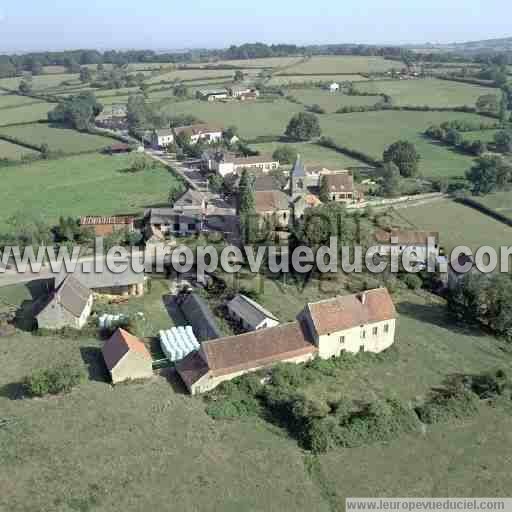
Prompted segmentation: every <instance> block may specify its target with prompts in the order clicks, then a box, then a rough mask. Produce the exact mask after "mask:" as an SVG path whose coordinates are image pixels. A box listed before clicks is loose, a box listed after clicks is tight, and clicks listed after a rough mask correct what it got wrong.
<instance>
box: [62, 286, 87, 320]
mask: <svg viewBox="0 0 512 512" xmlns="http://www.w3.org/2000/svg"><path fill="white" fill-rule="evenodd" d="M56 295H57V296H58V298H59V300H60V304H61V305H62V307H64V308H65V309H67V310H68V311H69V312H70V313H72V314H73V315H74V316H76V317H79V316H80V315H81V314H82V312H83V310H84V309H85V306H86V305H87V301H88V300H89V297H90V296H91V291H90V289H89V288H87V287H86V286H84V285H83V284H82V283H80V282H79V281H78V280H77V279H76V278H75V277H73V276H68V277H67V278H66V279H64V281H63V282H62V284H61V285H60V287H59V288H58V290H57V292H56Z"/></svg>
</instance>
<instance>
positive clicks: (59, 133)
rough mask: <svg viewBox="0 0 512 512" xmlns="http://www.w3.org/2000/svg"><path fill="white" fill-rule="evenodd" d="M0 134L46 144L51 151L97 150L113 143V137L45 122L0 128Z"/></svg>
mask: <svg viewBox="0 0 512 512" xmlns="http://www.w3.org/2000/svg"><path fill="white" fill-rule="evenodd" d="M0 135H9V136H10V137H16V138H17V139H18V140H21V141H23V142H27V143H30V144H35V145H37V146H40V145H42V144H48V147H49V148H50V150H51V151H62V152H64V153H70V154H71V153H80V152H83V151H97V150H100V149H103V148H105V147H107V146H109V145H110V144H112V143H113V139H111V138H109V137H102V136H100V135H91V134H88V133H79V132H77V131H75V130H71V129H67V128H57V127H54V126H51V125H47V124H42V123H39V124H30V125H22V126H10V127H6V128H0Z"/></svg>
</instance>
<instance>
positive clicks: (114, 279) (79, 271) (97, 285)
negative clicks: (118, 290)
mask: <svg viewBox="0 0 512 512" xmlns="http://www.w3.org/2000/svg"><path fill="white" fill-rule="evenodd" d="M85 264H88V265H90V269H91V272H85V271H84V266H83V265H84V262H82V263H78V264H77V266H76V268H75V271H74V272H73V273H72V274H71V275H69V274H67V273H66V269H65V268H63V269H62V270H61V272H60V274H59V275H58V276H57V277H56V278H55V288H58V287H59V286H60V285H61V283H62V282H63V281H64V280H66V276H67V277H68V278H69V277H71V276H72V277H73V278H74V280H76V281H78V283H79V284H81V285H82V286H84V287H86V288H88V289H89V290H98V289H101V288H115V287H118V286H130V285H134V284H142V283H144V273H138V272H135V271H134V270H133V269H132V268H131V265H129V264H128V267H127V269H126V270H125V271H124V272H122V273H119V274H116V273H114V272H111V271H110V270H109V269H108V268H107V265H106V263H104V264H103V272H101V273H96V272H94V262H93V261H88V262H85Z"/></svg>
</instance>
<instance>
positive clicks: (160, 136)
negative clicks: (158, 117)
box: [151, 128, 174, 148]
mask: <svg viewBox="0 0 512 512" xmlns="http://www.w3.org/2000/svg"><path fill="white" fill-rule="evenodd" d="M171 144H174V130H173V129H172V128H164V129H161V130H153V133H152V134H151V145H152V146H153V147H156V148H166V147H167V146H170V145H171Z"/></svg>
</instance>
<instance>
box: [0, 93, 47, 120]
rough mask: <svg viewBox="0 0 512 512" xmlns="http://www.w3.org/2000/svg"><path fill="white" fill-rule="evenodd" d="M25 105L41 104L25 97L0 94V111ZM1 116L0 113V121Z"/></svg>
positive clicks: (0, 113)
mask: <svg viewBox="0 0 512 512" xmlns="http://www.w3.org/2000/svg"><path fill="white" fill-rule="evenodd" d="M27 103H42V102H41V101H40V100H36V99H34V98H29V97H27V96H18V95H17V94H0V110H3V109H6V108H13V107H14V108H15V107H18V106H21V105H25V104H27ZM2 115H3V113H2V112H0V119H1V118H2V117H1V116H2Z"/></svg>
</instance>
